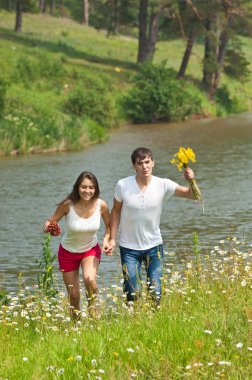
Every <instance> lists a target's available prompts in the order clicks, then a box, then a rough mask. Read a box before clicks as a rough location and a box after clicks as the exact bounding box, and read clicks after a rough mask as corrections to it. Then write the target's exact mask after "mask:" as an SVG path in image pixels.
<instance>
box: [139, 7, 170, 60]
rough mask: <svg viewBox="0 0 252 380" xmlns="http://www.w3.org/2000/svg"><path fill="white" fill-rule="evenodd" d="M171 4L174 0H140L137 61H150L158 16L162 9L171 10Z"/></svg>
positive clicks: (157, 27) (155, 37)
mask: <svg viewBox="0 0 252 380" xmlns="http://www.w3.org/2000/svg"><path fill="white" fill-rule="evenodd" d="M175 3H176V2H175ZM173 4H174V1H172V0H171V1H167V0H166V1H164V0H163V1H162V0H156V1H153V0H152V1H150V0H140V2H139V18H138V20H139V26H138V27H139V34H138V55H137V62H138V63H143V62H146V61H152V59H153V56H154V53H155V50H156V43H157V41H158V30H159V19H160V16H161V15H162V14H163V13H164V11H168V13H171V12H173Z"/></svg>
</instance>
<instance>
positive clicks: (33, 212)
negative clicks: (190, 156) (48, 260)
mask: <svg viewBox="0 0 252 380" xmlns="http://www.w3.org/2000/svg"><path fill="white" fill-rule="evenodd" d="M251 124H252V113H246V114H242V115H239V116H236V117H230V118H227V119H218V120H203V121H193V122H186V123H180V124H162V125H137V126H129V127H124V128H122V129H120V130H118V131H115V132H113V133H112V135H111V138H110V140H109V141H108V142H107V143H105V144H101V145H97V146H93V147H91V148H89V149H87V150H85V151H82V152H77V153H57V154H48V155H35V156H27V157H8V158H1V159H0V194H1V200H0V202H1V203H0V216H1V217H0V276H1V278H0V286H3V287H5V288H7V289H8V290H15V289H16V288H17V286H18V276H19V274H20V273H22V279H23V280H24V281H25V282H26V284H27V285H32V284H36V283H37V277H36V276H37V273H38V264H37V263H36V260H37V259H39V258H40V257H41V254H42V246H41V242H42V240H43V236H44V235H43V232H42V229H43V223H44V221H45V220H46V219H47V218H48V217H49V216H50V215H51V214H52V213H53V211H54V208H55V205H56V203H57V202H59V201H60V200H61V199H63V198H64V197H65V195H66V194H67V193H69V191H70V190H71V188H72V185H73V183H74V181H75V180H76V178H77V176H78V175H79V173H80V172H82V171H84V170H90V171H93V172H94V173H95V174H96V176H97V177H98V180H99V184H100V189H101V196H102V197H103V198H104V199H105V200H106V201H107V203H108V205H109V208H110V209H111V206H112V202H113V192H114V187H115V184H116V182H117V180H118V179H120V178H122V177H126V176H128V175H132V174H133V173H134V172H133V169H132V165H131V161H130V154H131V152H132V150H133V149H135V148H136V147H138V146H146V147H148V148H150V149H151V150H152V151H153V153H154V159H155V167H154V174H155V175H157V176H161V177H168V178H170V179H173V180H175V181H176V182H178V183H180V184H181V185H182V184H185V181H184V179H183V175H182V174H181V173H180V172H178V171H177V169H176V167H175V166H172V165H171V164H170V163H169V161H170V159H171V158H172V155H173V154H174V153H176V152H177V150H178V148H179V147H180V146H185V147H188V146H189V147H191V148H192V149H193V150H194V151H195V152H196V158H197V163H196V164H195V165H194V166H193V169H194V171H195V173H196V177H197V181H198V184H199V185H200V189H201V191H202V193H203V196H204V203H205V213H204V214H203V213H202V209H201V206H200V205H199V204H198V203H197V202H194V201H190V200H185V199H179V198H174V199H173V200H169V201H168V202H167V203H166V204H165V206H164V210H163V214H162V219H161V231H162V235H163V239H164V248H165V251H167V250H169V251H175V252H177V253H178V252H180V253H181V252H183V251H185V250H188V247H190V245H191V241H192V233H193V232H194V231H195V232H197V233H198V234H199V238H200V240H201V242H202V245H203V246H205V247H208V246H209V247H212V246H213V245H216V244H218V242H219V240H220V239H225V238H226V237H227V236H236V237H238V238H239V239H245V240H246V241H247V243H248V244H249V245H250V244H251V240H252V239H251V230H252V197H251V178H252V127H251ZM60 224H61V227H62V228H63V229H64V223H63V221H62V222H61V223H60ZM102 233H103V230H102V231H101V232H100V233H99V239H100V241H101V239H102ZM59 241H60V238H59V237H57V238H53V240H52V248H53V250H54V251H55V252H56V251H57V246H58V244H59ZM55 266H57V264H55ZM120 272H121V270H120V260H119V256H118V253H117V254H116V255H114V256H113V257H112V258H109V257H105V256H104V257H103V259H102V262H101V266H100V270H99V274H100V280H99V281H100V282H101V283H105V284H106V283H110V284H111V283H113V282H114V280H115V277H117V276H118V275H119V274H120Z"/></svg>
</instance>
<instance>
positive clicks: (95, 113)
mask: <svg viewBox="0 0 252 380" xmlns="http://www.w3.org/2000/svg"><path fill="white" fill-rule="evenodd" d="M64 109H65V110H66V111H68V112H69V113H72V114H73V115H76V116H85V117H88V118H91V119H93V120H95V121H96V122H97V123H98V124H100V125H101V126H102V127H104V128H111V127H115V126H116V124H117V117H116V108H115V101H114V98H113V96H112V94H111V92H110V91H109V87H108V85H107V83H106V82H105V81H104V80H102V79H101V77H94V76H93V77H89V78H85V80H83V81H81V82H80V83H78V84H77V85H76V87H75V88H74V89H73V90H72V91H70V92H69V94H68V96H67V100H66V102H65V104H64Z"/></svg>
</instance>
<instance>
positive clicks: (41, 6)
mask: <svg viewBox="0 0 252 380" xmlns="http://www.w3.org/2000/svg"><path fill="white" fill-rule="evenodd" d="M46 6H47V0H39V9H40V12H41V13H45V12H46Z"/></svg>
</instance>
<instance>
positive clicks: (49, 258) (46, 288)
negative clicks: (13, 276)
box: [37, 233, 58, 297]
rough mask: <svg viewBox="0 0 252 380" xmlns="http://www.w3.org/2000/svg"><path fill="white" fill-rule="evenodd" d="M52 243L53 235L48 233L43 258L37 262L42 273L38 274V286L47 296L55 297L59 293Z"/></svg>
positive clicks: (43, 245)
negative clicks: (56, 286)
mask: <svg viewBox="0 0 252 380" xmlns="http://www.w3.org/2000/svg"><path fill="white" fill-rule="evenodd" d="M50 242H51V235H50V234H49V233H48V234H46V235H45V237H44V241H43V243H42V247H43V254H42V258H41V259H40V260H37V262H38V264H39V267H40V269H41V272H40V273H39V274H38V286H39V289H41V290H42V292H43V293H44V294H45V295H46V296H48V297H54V296H55V295H56V294H57V293H58V292H57V290H56V289H55V280H54V274H53V267H52V265H53V262H54V260H55V257H56V255H53V254H52V251H51V244H50Z"/></svg>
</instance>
